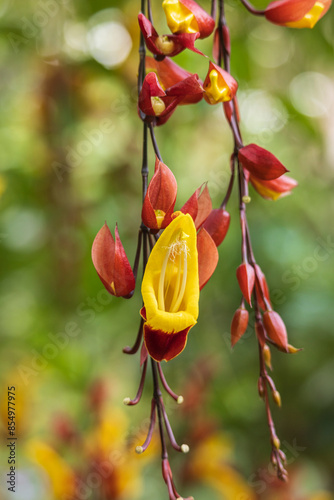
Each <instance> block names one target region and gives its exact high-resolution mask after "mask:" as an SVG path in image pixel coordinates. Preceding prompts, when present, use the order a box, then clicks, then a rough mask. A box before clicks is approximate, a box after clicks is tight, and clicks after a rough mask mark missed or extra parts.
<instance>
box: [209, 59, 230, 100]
mask: <svg viewBox="0 0 334 500" xmlns="http://www.w3.org/2000/svg"><path fill="white" fill-rule="evenodd" d="M203 88H204V99H205V100H206V102H208V103H209V104H218V103H219V102H227V101H231V99H233V97H234V96H235V94H236V92H237V89H238V84H237V82H236V81H235V79H234V78H233V76H231V75H230V73H228V72H227V71H225V70H223V69H222V68H221V67H220V66H218V65H217V64H215V63H213V62H211V61H210V65H209V70H208V73H207V75H206V78H205V80H204V84H203Z"/></svg>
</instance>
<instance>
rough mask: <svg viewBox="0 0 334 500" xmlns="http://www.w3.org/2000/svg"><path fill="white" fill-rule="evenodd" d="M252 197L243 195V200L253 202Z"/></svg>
mask: <svg viewBox="0 0 334 500" xmlns="http://www.w3.org/2000/svg"><path fill="white" fill-rule="evenodd" d="M251 199H252V198H251V197H250V196H243V197H242V201H243V202H244V203H250V202H251Z"/></svg>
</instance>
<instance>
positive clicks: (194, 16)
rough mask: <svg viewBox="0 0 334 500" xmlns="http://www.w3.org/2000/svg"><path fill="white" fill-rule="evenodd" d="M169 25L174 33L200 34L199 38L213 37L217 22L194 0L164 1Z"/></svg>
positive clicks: (163, 4) (163, 5)
mask: <svg viewBox="0 0 334 500" xmlns="http://www.w3.org/2000/svg"><path fill="white" fill-rule="evenodd" d="M162 7H163V9H164V11H165V14H166V18H167V24H168V27H169V29H170V30H171V32H172V33H196V32H198V33H199V38H206V37H208V36H210V35H211V33H212V32H213V30H214V28H215V21H214V19H212V17H211V16H209V14H208V13H207V12H205V10H204V9H202V7H200V6H199V5H198V3H196V2H195V1H194V0H164V1H163V2H162Z"/></svg>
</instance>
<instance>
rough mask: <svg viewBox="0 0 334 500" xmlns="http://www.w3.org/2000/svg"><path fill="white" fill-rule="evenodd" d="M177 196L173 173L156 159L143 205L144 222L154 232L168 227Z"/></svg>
mask: <svg viewBox="0 0 334 500" xmlns="http://www.w3.org/2000/svg"><path fill="white" fill-rule="evenodd" d="M176 194H177V184H176V179H175V177H174V175H173V173H172V171H171V170H170V169H169V168H168V167H167V166H166V165H165V164H164V163H162V161H160V160H159V159H158V158H156V161H155V171H154V175H153V177H152V179H151V181H150V183H149V185H148V189H147V193H146V196H145V199H144V203H143V209H142V214H141V216H142V221H143V223H144V224H145V226H147V227H149V228H150V229H152V230H153V231H159V230H160V229H164V228H165V227H167V226H168V224H169V223H170V222H171V220H172V217H171V216H172V213H173V211H174V205H175V200H176Z"/></svg>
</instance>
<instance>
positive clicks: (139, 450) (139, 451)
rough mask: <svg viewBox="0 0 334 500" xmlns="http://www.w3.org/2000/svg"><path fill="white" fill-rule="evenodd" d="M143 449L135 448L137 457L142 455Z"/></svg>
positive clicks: (140, 447)
mask: <svg viewBox="0 0 334 500" xmlns="http://www.w3.org/2000/svg"><path fill="white" fill-rule="evenodd" d="M143 451H144V450H143V447H142V446H136V453H138V455H141V454H142V453H143Z"/></svg>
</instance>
